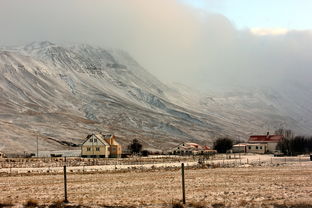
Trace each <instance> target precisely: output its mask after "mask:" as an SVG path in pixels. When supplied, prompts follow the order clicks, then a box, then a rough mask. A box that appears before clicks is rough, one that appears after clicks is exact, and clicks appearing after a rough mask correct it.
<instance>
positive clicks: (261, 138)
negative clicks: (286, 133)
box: [248, 132, 284, 153]
mask: <svg viewBox="0 0 312 208" xmlns="http://www.w3.org/2000/svg"><path fill="white" fill-rule="evenodd" d="M283 139H284V137H283V136H282V135H270V133H269V132H268V133H267V134H266V135H252V136H250V137H249V139H248V143H251V144H254V143H257V144H266V145H267V148H266V151H267V152H270V153H273V152H274V151H275V150H276V145H277V143H278V142H279V141H281V140H283Z"/></svg>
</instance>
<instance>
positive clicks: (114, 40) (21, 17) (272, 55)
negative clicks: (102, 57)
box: [0, 0, 312, 87]
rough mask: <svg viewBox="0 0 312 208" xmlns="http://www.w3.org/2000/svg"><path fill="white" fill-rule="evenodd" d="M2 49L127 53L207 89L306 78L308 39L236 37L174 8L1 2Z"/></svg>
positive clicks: (170, 4) (208, 19) (210, 17)
mask: <svg viewBox="0 0 312 208" xmlns="http://www.w3.org/2000/svg"><path fill="white" fill-rule="evenodd" d="M0 28H1V33H0V44H8V43H10V44H14V43H22V42H24V43H25V42H30V41H34V40H49V41H56V42H83V43H91V44H94V45H100V46H108V47H114V48H121V49H125V50H127V51H128V52H129V53H130V54H132V55H133V56H134V57H135V58H136V59H137V60H138V62H139V63H141V64H142V65H143V66H145V67H146V68H147V69H148V70H150V71H151V72H152V73H154V74H155V75H157V76H158V77H160V78H161V79H162V80H167V81H180V82H185V83H187V84H191V85H193V86H201V87H208V86H209V87H211V86H218V85H219V86H220V85H221V86H226V85H240V84H244V85H245V84H253V85H261V84H264V83H266V84H270V83H276V82H281V81H283V80H287V79H293V78H296V77H298V79H301V78H302V77H303V78H307V77H309V76H308V75H312V74H311V66H312V57H311V56H312V35H311V32H309V31H288V30H285V29H283V28H276V29H274V28H273V29H264V28H253V29H250V30H249V29H247V30H244V31H242V30H237V29H236V28H235V26H234V25H233V24H232V23H231V21H230V20H229V19H227V18H226V17H224V16H222V15H219V14H209V13H206V12H204V11H202V10H198V9H194V8H192V7H189V6H187V5H185V4H184V3H180V1H178V0H149V1H147V0H131V1H124V0H90V1H86V0H67V1H63V0H50V1H42V0H27V1H20V0H6V1H2V2H1V7H0Z"/></svg>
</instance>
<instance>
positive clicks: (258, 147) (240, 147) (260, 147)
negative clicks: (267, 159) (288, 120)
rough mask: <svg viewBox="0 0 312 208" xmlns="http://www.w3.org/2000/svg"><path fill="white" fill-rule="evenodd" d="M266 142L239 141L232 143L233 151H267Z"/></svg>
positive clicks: (261, 152)
mask: <svg viewBox="0 0 312 208" xmlns="http://www.w3.org/2000/svg"><path fill="white" fill-rule="evenodd" d="M267 148H268V147H267V144H263V143H250V144H248V143H240V144H236V145H233V148H232V151H233V153H257V154H264V153H266V152H267Z"/></svg>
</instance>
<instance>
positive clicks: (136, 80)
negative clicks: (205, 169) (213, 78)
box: [0, 42, 311, 153]
mask: <svg viewBox="0 0 312 208" xmlns="http://www.w3.org/2000/svg"><path fill="white" fill-rule="evenodd" d="M0 92H1V93H0V132H1V138H0V151H1V150H2V151H5V152H20V153H21V152H24V151H26V152H34V151H35V149H36V141H37V139H36V138H37V137H38V138H39V148H40V149H41V150H55V149H68V148H74V147H72V146H75V144H80V143H81V142H82V141H83V140H84V138H85V136H86V135H87V134H89V133H92V132H104V133H113V134H116V135H117V136H119V137H121V142H122V143H123V144H124V145H126V144H128V143H129V142H130V140H132V139H133V138H139V139H140V140H141V141H142V142H143V144H144V146H145V147H148V148H150V149H167V148H169V147H170V146H173V145H176V144H178V143H180V142H182V141H193V142H198V143H202V144H211V143H212V140H213V139H214V138H216V137H217V136H220V135H231V136H232V137H234V138H237V137H238V138H241V139H244V138H246V137H247V136H248V134H251V133H261V132H264V131H266V130H267V128H268V126H271V128H272V127H274V128H275V127H279V126H280V125H281V124H285V123H286V124H287V125H291V126H292V127H294V128H295V129H298V130H300V131H305V130H306V129H307V127H308V126H309V125H310V124H311V122H310V121H309V120H305V118H303V117H306V116H302V115H303V114H304V115H311V111H309V110H307V112H304V111H302V109H301V108H300V107H299V108H298V109H297V108H296V111H298V112H296V111H292V112H289V110H287V109H292V108H293V106H294V105H295V104H292V103H291V102H290V104H289V105H290V106H287V105H284V104H281V103H280V102H283V101H284V100H285V101H287V99H288V100H291V99H290V98H287V97H286V98H285V97H279V95H278V93H275V92H271V93H264V92H262V91H259V92H255V93H249V92H237V93H236V94H235V93H234V94H233V93H232V94H226V95H222V96H215V95H214V96H211V95H207V94H200V93H198V92H195V91H193V90H191V89H189V88H187V87H185V86H182V85H175V86H170V87H169V86H167V85H165V84H163V83H162V82H161V81H159V80H158V79H156V78H155V77H154V76H153V75H152V74H150V73H149V72H148V71H146V70H145V69H144V68H143V67H142V66H140V65H139V64H138V63H137V62H136V61H135V60H134V59H133V58H131V56H130V55H129V54H127V53H126V52H124V51H120V50H106V49H103V48H97V47H92V46H89V45H74V46H60V45H56V44H53V43H50V42H35V43H32V44H29V45H25V46H19V47H5V48H2V49H0ZM310 94H311V92H308V95H310ZM287 102H289V101H287ZM309 102H310V101H309ZM310 104H311V103H308V104H306V105H307V106H302V108H304V109H305V110H306V109H308V108H307V107H308V106H311V105H310ZM281 106H285V107H281ZM296 106H298V105H297V103H296ZM301 112H304V113H301ZM300 119H301V120H300ZM302 119H303V120H302ZM301 121H304V122H305V126H304V125H301V123H302V122H301ZM298 122H299V123H298ZM300 122H301V123H300ZM304 122H303V123H304Z"/></svg>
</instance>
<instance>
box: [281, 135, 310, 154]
mask: <svg viewBox="0 0 312 208" xmlns="http://www.w3.org/2000/svg"><path fill="white" fill-rule="evenodd" d="M277 149H278V150H280V151H281V152H283V153H284V154H286V155H298V154H306V153H311V152H312V137H305V136H295V137H290V138H287V137H286V138H284V139H283V140H282V141H281V142H279V143H278V144H277Z"/></svg>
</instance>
